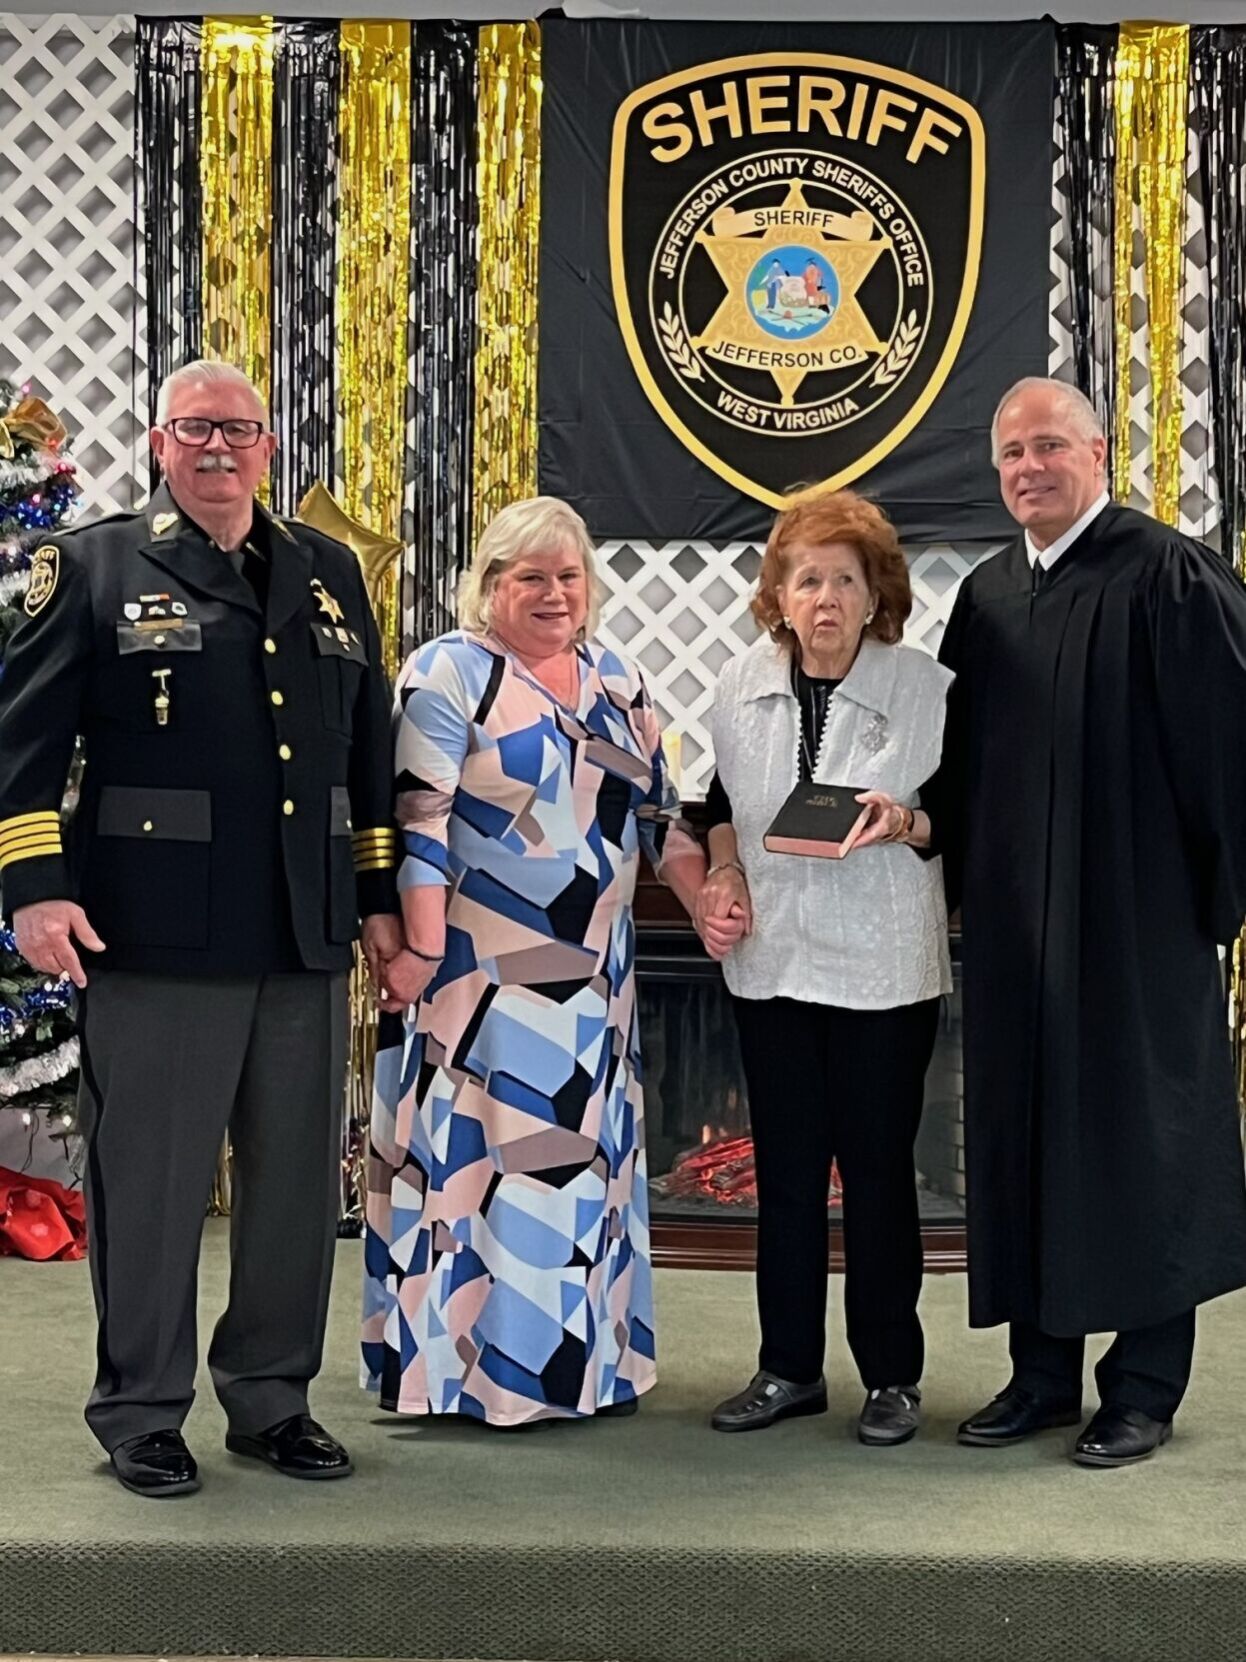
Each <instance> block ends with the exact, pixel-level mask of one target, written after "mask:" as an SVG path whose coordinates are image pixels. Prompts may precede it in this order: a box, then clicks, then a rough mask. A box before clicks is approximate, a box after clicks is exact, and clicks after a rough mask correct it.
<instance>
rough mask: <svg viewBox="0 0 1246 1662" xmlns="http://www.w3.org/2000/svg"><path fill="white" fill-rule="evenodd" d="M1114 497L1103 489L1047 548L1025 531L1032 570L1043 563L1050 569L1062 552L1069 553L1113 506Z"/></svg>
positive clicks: (1024, 540)
mask: <svg viewBox="0 0 1246 1662" xmlns="http://www.w3.org/2000/svg"><path fill="white" fill-rule="evenodd" d="M1111 505H1112V498H1111V497H1110V496H1109V495H1108V493H1107V491H1102V492H1100V494H1099V495H1098V496H1097V497H1096V498H1095V500H1094V501H1093V502H1092V503H1091V505H1090V507H1089V508H1087V510H1086V512H1085V513H1084V514H1083V515H1082V516H1081V518H1080V519H1077V520H1074V522H1073V524H1072V525H1070V526H1069V528H1068V530H1067V531H1065V532H1064V533H1063V534H1062V535H1061V536H1058V537H1055V538H1053V539H1052V541H1051V542H1049V543H1048V544H1047V546H1046V548H1037V547H1036V546H1035V544H1034V542H1033V539H1032V538H1031V536H1030V533H1029V532H1028V531H1023V532H1022V534H1021V540H1022V541H1023V542H1024V544H1025V557H1026V559H1027V560H1028V561H1029V562H1030V568H1031V570H1032V569H1033V568H1034V566H1035V565H1041V566H1042V568H1043V570H1044V571H1050V570H1051V568H1052V566H1054V565H1055V563H1056V561H1057V560H1058V559H1059V558H1060V556H1061V555H1062V554H1067V553H1068V551H1069V549H1070V548H1072V547H1073V545H1074V543H1077V542H1080V541H1081V539H1082V537H1083V535H1084V534H1085V533H1086V532H1087V531H1089V529H1090V527H1091V526H1092V525H1093V524H1094V522H1095V521H1096V520H1097V519H1098V517H1099V515H1100V514H1101V513H1102V512H1103V510H1104V509H1105V508H1108V507H1111Z"/></svg>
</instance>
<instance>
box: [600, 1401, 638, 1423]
mask: <svg viewBox="0 0 1246 1662" xmlns="http://www.w3.org/2000/svg"><path fill="white" fill-rule="evenodd" d="M639 1408H640V1398H639V1397H624V1398H623V1399H622V1401H621V1402H608V1403H607V1404H606V1406H605V1407H604V1408H599V1409H598V1410H597V1411H596V1413H595V1414H594V1415H593V1418H594V1419H595V1420H622V1419H626V1418H627V1416H628V1415H629V1414H635V1413H637V1412H638V1411H639Z"/></svg>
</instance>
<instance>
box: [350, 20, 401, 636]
mask: <svg viewBox="0 0 1246 1662" xmlns="http://www.w3.org/2000/svg"><path fill="white" fill-rule="evenodd" d="M341 49H342V106H341V116H340V128H339V131H340V139H341V181H340V187H339V191H340V194H339V201H338V291H337V317H338V408H339V412H340V415H341V421H342V476H343V481H344V486H345V491H344V497H345V500H344V503H343V506H344V507H345V510H346V512H347V513H348V514H349V515H350V516H351V518H352V519H357V520H359V521H360V522H361V523H363V524H364V525H366V526H368V528H369V529H370V530H372V531H376V532H378V533H380V534H382V535H385V536H390V537H396V536H398V535H399V532H400V528H401V522H402V495H403V478H402V458H403V430H404V413H405V408H406V387H407V311H408V305H409V297H410V263H411V25H410V24H409V23H357V22H344V23H343V24H342V36H341ZM390 633H391V632H390V631H387V630H385V629H384V628H382V635H383V636H386V637H388V635H389V634H390ZM395 638H396V634H395Z"/></svg>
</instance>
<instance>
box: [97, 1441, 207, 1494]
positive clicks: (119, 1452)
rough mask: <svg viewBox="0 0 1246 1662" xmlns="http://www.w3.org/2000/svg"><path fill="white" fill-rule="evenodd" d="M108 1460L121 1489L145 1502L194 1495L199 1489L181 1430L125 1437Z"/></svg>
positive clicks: (190, 1456)
mask: <svg viewBox="0 0 1246 1662" xmlns="http://www.w3.org/2000/svg"><path fill="white" fill-rule="evenodd" d="M108 1458H109V1460H110V1461H111V1462H112V1469H113V1474H114V1476H115V1477H116V1479H117V1482H118V1483H120V1484H121V1486H122V1488H125V1489H128V1490H129V1491H130V1493H131V1494H134V1495H143V1496H145V1497H146V1498H147V1499H148V1500H163V1499H164V1498H165V1497H166V1496H170V1495H193V1494H194V1492H195V1490H196V1489H197V1488H198V1487H199V1468H198V1467H197V1466H196V1465H195V1461H194V1456H193V1455H192V1454H191V1452H190V1450H189V1449H188V1448H187V1447H186V1443H185V1440H184V1439H183V1437H182V1434H181V1432H180V1431H149V1432H146V1433H144V1435H143V1436H141V1437H128V1438H127V1439H126V1441H125V1442H124V1443H119V1444H118V1445H117V1447H116V1448H115V1449H113V1451H112V1453H111V1454H110V1455H109V1457H108Z"/></svg>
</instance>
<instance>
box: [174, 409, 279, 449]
mask: <svg viewBox="0 0 1246 1662" xmlns="http://www.w3.org/2000/svg"><path fill="white" fill-rule="evenodd" d="M165 426H166V427H167V428H168V430H169V432H170V433H172V435H173V437H174V438H175V439H176V440H177V442H178V443H179V444H186V445H190V446H191V447H192V448H193V449H195V450H199V449H202V447H203V446H204V445H205V444H207V443H209V441H210V440H211V438H212V435H213V433H215V432H216V430H217V428H218V427H219V428H220V430H221V437H222V438H223V439H224V440H225V443H226V444H227V445H228V446H229V448H230V449H231V450H254V448H255V446H256V445H257V444H258V443H259V442H260V434H261V433H262V432H263V431H264V423H263V422H262V421H209V420H208V418H207V416H174V418H173V420H172V421H166V422H165Z"/></svg>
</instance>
